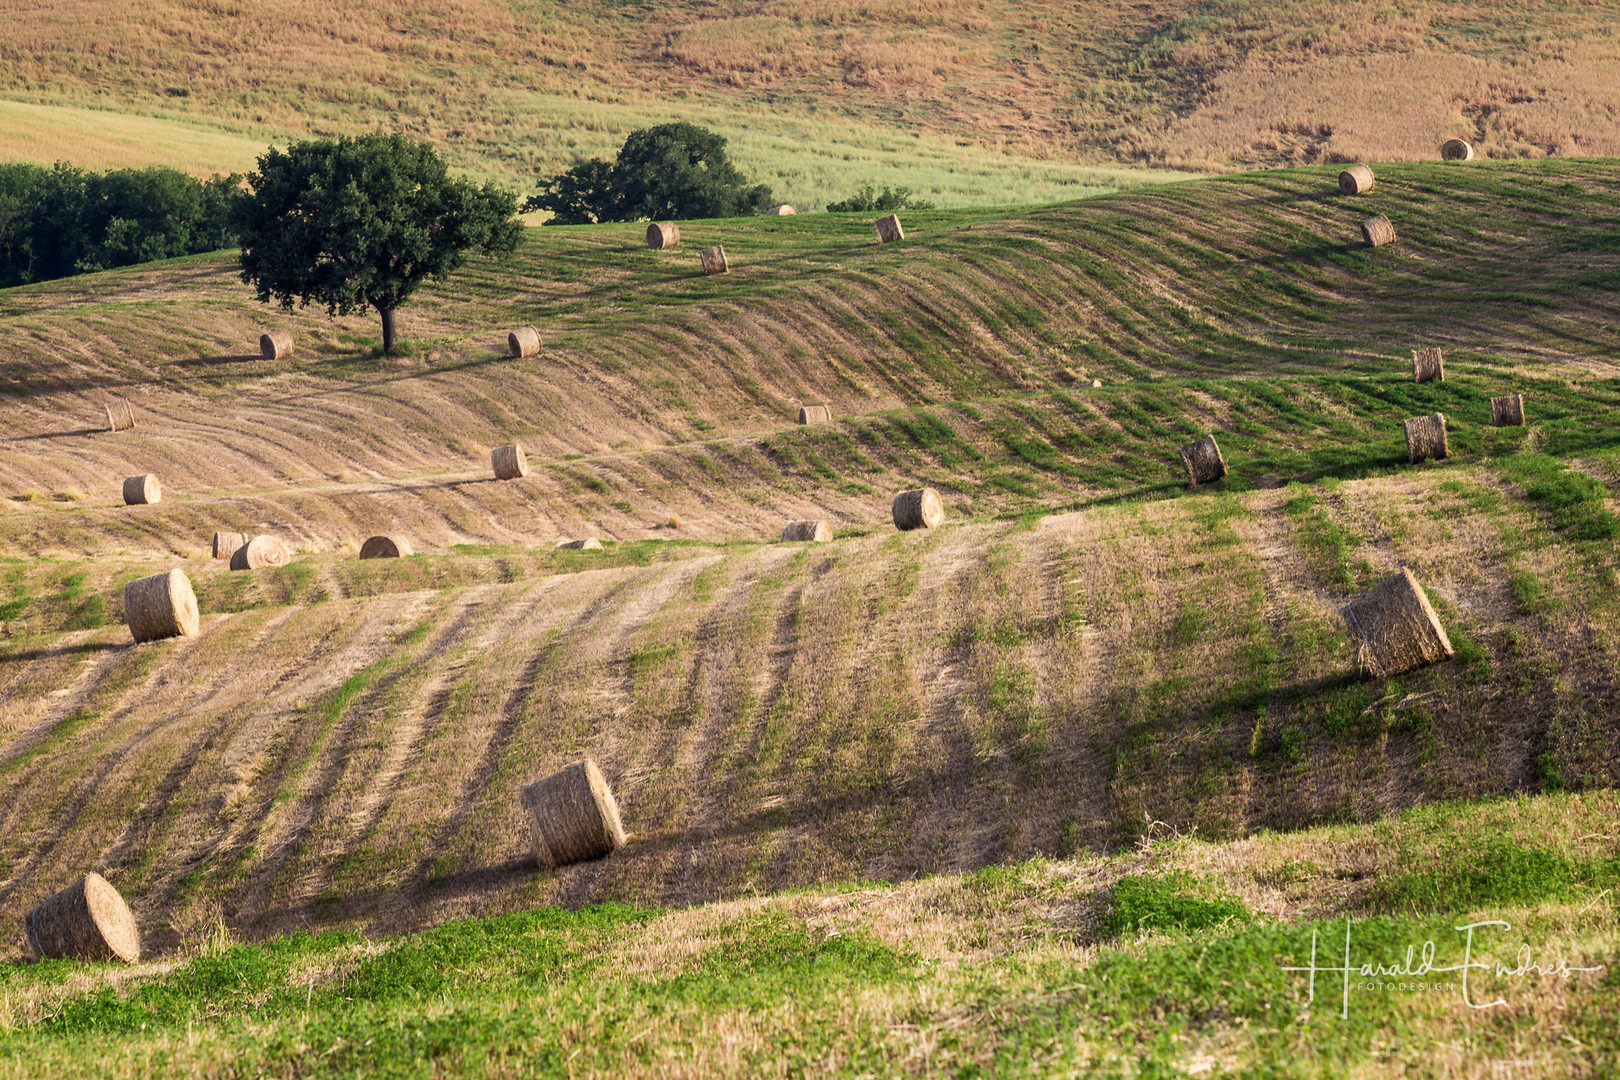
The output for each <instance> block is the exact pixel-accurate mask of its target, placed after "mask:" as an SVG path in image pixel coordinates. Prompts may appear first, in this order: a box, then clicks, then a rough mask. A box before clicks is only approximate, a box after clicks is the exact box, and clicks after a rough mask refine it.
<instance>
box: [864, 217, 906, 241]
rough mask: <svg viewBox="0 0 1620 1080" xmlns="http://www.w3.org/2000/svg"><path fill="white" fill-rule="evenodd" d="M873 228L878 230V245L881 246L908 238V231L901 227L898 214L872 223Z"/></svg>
mask: <svg viewBox="0 0 1620 1080" xmlns="http://www.w3.org/2000/svg"><path fill="white" fill-rule="evenodd" d="M872 227H873V228H874V229H876V230H877V235H878V243H880V244H887V243H888V242H889V241H891V240H904V239H905V238H906V230H904V229H902V228H901V227H900V215H898V214H890V215H889V216H888V217H880V218H878V219H877V220H876V221H874V222H872Z"/></svg>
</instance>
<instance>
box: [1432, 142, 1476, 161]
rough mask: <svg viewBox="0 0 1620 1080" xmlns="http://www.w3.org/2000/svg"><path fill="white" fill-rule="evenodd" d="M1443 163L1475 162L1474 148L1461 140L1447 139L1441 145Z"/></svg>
mask: <svg viewBox="0 0 1620 1080" xmlns="http://www.w3.org/2000/svg"><path fill="white" fill-rule="evenodd" d="M1440 160H1441V161H1473V160H1474V148H1473V147H1472V146H1470V145H1469V144H1468V143H1466V142H1463V140H1461V139H1447V140H1446V141H1445V142H1443V143H1441V144H1440Z"/></svg>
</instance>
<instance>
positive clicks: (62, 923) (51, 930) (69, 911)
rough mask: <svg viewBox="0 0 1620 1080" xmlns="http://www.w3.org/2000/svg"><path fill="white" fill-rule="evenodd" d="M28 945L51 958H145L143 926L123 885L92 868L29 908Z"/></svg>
mask: <svg viewBox="0 0 1620 1080" xmlns="http://www.w3.org/2000/svg"><path fill="white" fill-rule="evenodd" d="M26 923H27V928H28V944H29V946H30V947H31V948H32V949H33V950H34V953H35V954H36V955H38V956H39V957H41V958H43V959H49V960H62V959H72V960H88V961H92V962H98V963H99V962H105V961H108V960H122V961H123V962H124V963H126V964H133V963H134V962H135V961H137V960H139V959H140V958H141V931H140V927H138V926H137V925H136V924H135V916H134V914H133V913H132V912H131V911H130V910H129V905H128V904H126V903H124V898H123V897H122V896H120V895H118V890H117V889H115V888H113V887H112V885H111V884H109V883H108V881H107V879H106V878H104V877H102V876H101V875H100V874H97V873H94V872H91V873H89V874H86V875H85V876H84V877H82V878H80V879H79V880H78V881H75V882H74V883H73V884H72V885H69V886H68V887H67V888H65V889H63V890H62V891H61V892H59V893H57V894H56V895H55V896H52V897H50V898H49V899H47V900H45V901H43V902H41V903H40V904H38V905H37V906H36V907H35V908H34V910H32V911H30V912H29V913H28V918H27V920H26Z"/></svg>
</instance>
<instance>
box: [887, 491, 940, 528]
mask: <svg viewBox="0 0 1620 1080" xmlns="http://www.w3.org/2000/svg"><path fill="white" fill-rule="evenodd" d="M890 511H891V512H892V513H893V515H894V527H895V528H897V529H899V530H900V531H901V532H910V531H911V530H912V529H937V528H939V526H940V524H941V523H942V522H944V520H945V503H944V501H943V500H941V499H940V497H939V492H937V491H935V490H934V489H933V488H931V487H925V488H912V489H911V490H909V491H902V492H901V493H900V494H898V495H896V496H895V497H894V505H893V506H892V507H890Z"/></svg>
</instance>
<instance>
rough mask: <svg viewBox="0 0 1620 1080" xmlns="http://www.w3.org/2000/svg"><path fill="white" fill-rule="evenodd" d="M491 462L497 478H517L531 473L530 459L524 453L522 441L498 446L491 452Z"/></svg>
mask: <svg viewBox="0 0 1620 1080" xmlns="http://www.w3.org/2000/svg"><path fill="white" fill-rule="evenodd" d="M489 464H490V467H491V468H493V469H494V470H495V479H497V480H516V479H517V478H518V477H520V476H528V475H529V459H528V458H527V457H525V456H524V454H523V444H522V443H512V444H511V445H509V446H497V447H496V448H495V449H493V450H491V451H490V452H489Z"/></svg>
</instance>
